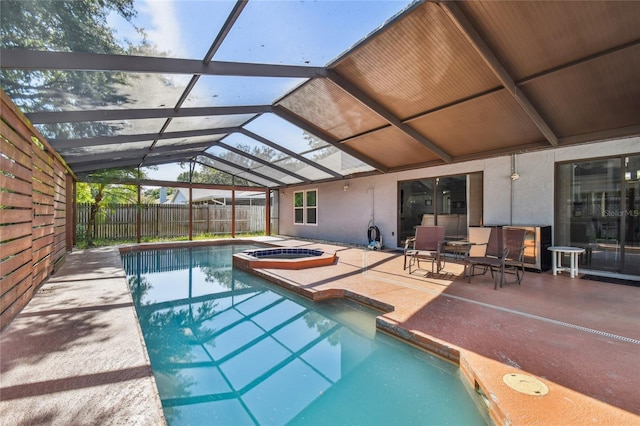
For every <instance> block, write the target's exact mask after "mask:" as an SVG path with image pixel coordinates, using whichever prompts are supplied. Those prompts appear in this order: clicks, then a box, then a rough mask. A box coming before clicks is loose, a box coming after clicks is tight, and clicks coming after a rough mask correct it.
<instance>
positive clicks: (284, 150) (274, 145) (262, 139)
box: [239, 127, 344, 178]
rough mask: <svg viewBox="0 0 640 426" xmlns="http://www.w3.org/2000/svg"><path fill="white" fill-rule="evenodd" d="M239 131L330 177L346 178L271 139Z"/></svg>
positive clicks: (245, 130)
mask: <svg viewBox="0 0 640 426" xmlns="http://www.w3.org/2000/svg"><path fill="white" fill-rule="evenodd" d="M239 130H240V133H242V134H243V135H245V136H248V137H250V138H252V139H255V140H257V141H258V142H260V143H262V144H265V145H267V146H270V147H271V148H273V149H276V150H278V151H280V152H282V153H283V154H286V155H288V156H289V157H291V158H295V159H296V160H298V161H302V162H303V163H305V164H308V165H309V166H311V167H314V168H316V169H319V170H322V171H323V172H325V173H327V174H329V175H331V176H333V177H336V178H343V177H344V176H343V175H341V174H340V173H338V172H335V171H333V170H331V169H328V168H326V167H324V166H323V165H321V164H318V163H316V162H315V161H311V160H309V159H308V158H306V157H303V156H302V155H300V154H296V153H295V152H293V151H291V150H288V149H287V148H285V147H283V146H281V145H278V144H277V143H275V142H272V141H270V140H269V139H267V138H265V137H262V136H260V135H256V134H255V133H253V132H252V131H249V130H247V129H245V128H244V127H242V128H240V129H239Z"/></svg>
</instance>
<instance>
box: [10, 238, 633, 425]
mask: <svg viewBox="0 0 640 426" xmlns="http://www.w3.org/2000/svg"><path fill="white" fill-rule="evenodd" d="M269 241H270V242H271V243H274V244H278V245H283V246H295V247H308V248H320V249H324V250H325V251H336V252H337V254H338V262H337V264H335V265H331V266H322V267H318V268H313V269H307V270H282V269H277V270H276V269H272V270H269V269H266V270H261V271H260V273H261V274H262V275H263V276H265V278H268V279H269V280H271V281H274V282H277V283H279V284H280V285H283V286H285V287H288V288H290V289H292V290H294V291H296V292H299V293H305V294H306V295H307V296H309V297H312V298H316V299H317V298H323V297H327V296H344V295H347V296H350V297H353V298H356V299H359V300H372V301H375V302H376V303H380V304H386V305H391V306H393V307H394V310H393V311H391V312H388V313H385V314H383V315H381V316H380V317H379V320H378V324H379V326H380V327H383V328H384V329H386V330H388V331H391V332H394V333H396V334H401V335H403V336H404V337H405V338H407V339H409V340H410V341H413V342H414V343H416V344H420V345H422V346H429V347H431V348H432V349H434V350H436V351H439V352H440V353H441V354H442V355H444V356H446V357H449V358H453V359H455V358H456V357H457V358H459V360H460V365H461V369H462V371H463V372H464V373H465V375H466V376H467V378H469V380H470V381H471V384H472V385H473V384H475V383H477V384H478V386H479V387H480V388H481V389H482V390H483V391H484V393H485V394H486V396H487V400H488V405H489V409H490V412H491V414H492V417H493V418H494V420H496V422H497V423H498V424H511V425H525V424H543V425H551V424H554V425H555V424H562V425H582V424H604V425H633V424H638V425H640V399H639V398H638V393H637V388H638V383H640V369H639V368H638V360H640V288H638V287H629V286H622V285H616V284H606V283H600V282H596V281H587V280H581V279H579V278H574V279H571V278H569V277H568V276H567V275H559V276H555V277H554V276H553V275H551V273H549V272H547V273H542V274H538V273H530V272H528V273H527V274H526V275H525V279H524V282H523V283H522V285H521V286H517V285H510V286H507V287H505V288H502V289H499V290H497V291H494V290H493V281H492V279H491V277H490V276H488V275H487V276H476V277H473V279H472V281H471V283H467V281H466V280H462V279H461V278H460V277H459V275H460V274H461V273H462V266H461V265H460V264H458V263H454V262H448V263H447V265H446V267H445V269H444V271H443V272H442V273H441V274H435V275H434V274H427V276H426V277H425V276H423V275H421V274H420V273H414V274H411V275H409V273H408V271H404V270H403V269H402V262H403V259H402V256H401V255H399V254H398V253H397V252H385V251H369V250H363V249H361V248H352V247H344V246H341V245H333V244H320V243H314V242H308V241H300V240H293V239H279V238H270V239H269ZM420 272H422V273H424V274H426V273H427V271H420ZM0 372H1V374H2V378H1V382H0V422H1V423H2V424H12V425H21V424H60V425H62V424H65V425H68V424H145V425H146V424H148V425H157V424H162V423H163V422H164V418H163V415H162V409H161V405H160V401H159V397H158V395H157V390H156V388H155V382H154V380H153V376H152V374H151V370H150V366H149V361H148V357H147V355H146V352H145V349H144V342H143V340H142V337H141V334H140V331H139V328H138V326H137V321H136V319H135V311H134V308H133V304H132V301H131V296H130V295H129V293H128V289H127V284H126V281H125V275H124V271H123V270H122V267H121V266H120V259H119V252H118V250H117V249H115V248H103V249H94V250H87V251H78V252H74V253H71V254H70V255H69V256H68V258H67V261H66V263H65V264H64V265H63V267H62V268H61V269H60V270H59V271H58V272H57V273H56V275H55V276H54V277H53V278H51V279H50V280H49V281H48V282H47V283H45V284H44V285H43V286H42V287H41V288H40V290H39V291H38V294H37V295H36V297H34V299H33V300H32V301H31V303H29V305H28V306H27V307H26V308H25V309H24V310H23V312H22V313H21V314H20V315H19V316H18V317H17V318H16V319H15V320H14V321H13V322H12V323H11V324H10V325H9V326H8V327H7V328H6V329H5V330H3V331H2V333H0ZM510 373H521V374H525V375H528V376H532V377H534V378H536V379H538V380H540V381H541V382H543V383H544V384H545V385H546V386H547V387H548V389H549V392H548V394H547V395H544V396H531V395H527V394H524V393H520V392H518V391H516V390H514V389H512V388H511V387H509V386H507V385H506V384H505V383H504V381H503V376H505V375H506V374H510Z"/></svg>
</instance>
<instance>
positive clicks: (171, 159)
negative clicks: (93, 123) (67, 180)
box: [72, 152, 195, 173]
mask: <svg viewBox="0 0 640 426" xmlns="http://www.w3.org/2000/svg"><path fill="white" fill-rule="evenodd" d="M194 155H195V154H194V153H192V152H189V153H182V154H178V155H167V156H164V155H162V156H157V157H152V159H150V160H145V161H143V160H142V159H141V158H128V159H122V160H117V161H108V162H105V161H99V162H95V163H91V164H84V165H78V166H75V167H73V168H72V170H73V171H74V173H86V172H92V171H95V170H103V169H118V168H129V167H132V168H135V167H138V166H140V167H147V166H155V165H158V164H166V163H175V162H179V161H187V160H189V159H190V158H192V157H193V156H194Z"/></svg>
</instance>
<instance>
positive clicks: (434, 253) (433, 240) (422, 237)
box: [404, 226, 445, 273]
mask: <svg viewBox="0 0 640 426" xmlns="http://www.w3.org/2000/svg"><path fill="white" fill-rule="evenodd" d="M444 233H445V229H444V226H416V234H415V237H412V238H407V240H406V241H405V245H404V269H407V267H409V273H411V272H412V270H411V268H412V267H413V266H416V268H420V261H421V260H430V261H431V272H434V265H435V267H436V271H435V272H440V270H441V269H442V268H443V267H444V256H442V253H443V246H444ZM407 260H408V263H407Z"/></svg>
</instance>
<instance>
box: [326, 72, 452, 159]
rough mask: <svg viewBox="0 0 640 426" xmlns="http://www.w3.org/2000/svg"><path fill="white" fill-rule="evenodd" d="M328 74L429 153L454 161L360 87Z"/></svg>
mask: <svg viewBox="0 0 640 426" xmlns="http://www.w3.org/2000/svg"><path fill="white" fill-rule="evenodd" d="M327 74H328V75H327V76H328V78H329V80H331V81H332V82H333V83H334V84H336V85H337V86H338V87H339V88H341V89H342V90H344V91H345V92H346V93H348V94H349V95H351V96H352V97H353V98H354V99H356V100H357V101H359V102H360V103H361V104H362V105H364V106H366V107H367V108H369V109H370V110H371V111H373V112H375V113H376V114H378V115H379V116H380V117H382V118H384V119H385V120H386V121H387V122H388V123H389V124H391V125H392V126H393V127H395V128H396V129H398V130H400V131H401V132H402V133H404V134H405V135H407V136H409V137H410V138H412V139H414V140H415V141H417V142H419V143H420V144H422V145H424V146H425V147H426V148H427V149H428V150H429V151H431V152H433V153H434V154H436V155H437V156H438V157H440V158H441V159H442V160H444V161H445V162H447V163H450V162H451V161H452V160H453V158H452V157H451V155H450V154H448V153H447V152H445V151H444V150H443V149H442V148H440V147H439V146H438V145H436V144H435V143H433V142H432V141H430V140H429V139H427V138H425V137H424V136H423V135H421V134H420V133H418V132H417V131H416V130H415V129H413V128H412V127H411V126H409V125H408V124H405V123H403V122H402V121H401V120H400V119H399V118H398V117H396V116H395V115H393V114H392V113H391V111H389V110H387V109H386V108H384V107H383V106H382V105H380V104H379V103H377V102H376V101H374V100H373V99H371V98H370V97H369V96H368V95H367V94H366V93H364V92H363V91H362V90H360V88H359V87H356V86H355V85H353V84H352V83H351V82H349V81H348V80H347V79H345V78H344V77H342V76H341V75H340V74H338V73H337V72H335V71H333V70H329V71H328V73H327Z"/></svg>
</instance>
